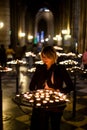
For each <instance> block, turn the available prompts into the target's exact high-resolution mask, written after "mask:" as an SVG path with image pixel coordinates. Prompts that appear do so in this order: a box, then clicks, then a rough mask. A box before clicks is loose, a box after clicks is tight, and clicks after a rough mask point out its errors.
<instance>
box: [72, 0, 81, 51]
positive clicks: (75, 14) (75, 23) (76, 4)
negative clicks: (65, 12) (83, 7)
mask: <svg viewBox="0 0 87 130" xmlns="http://www.w3.org/2000/svg"><path fill="white" fill-rule="evenodd" d="M79 19H80V1H79V0H73V7H72V38H73V46H74V49H75V50H74V51H75V52H76V46H78V36H79Z"/></svg>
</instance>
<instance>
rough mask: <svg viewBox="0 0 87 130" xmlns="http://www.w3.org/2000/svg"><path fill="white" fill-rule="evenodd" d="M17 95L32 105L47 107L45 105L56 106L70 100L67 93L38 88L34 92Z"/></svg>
mask: <svg viewBox="0 0 87 130" xmlns="http://www.w3.org/2000/svg"><path fill="white" fill-rule="evenodd" d="M16 96H17V97H21V98H22V100H24V101H25V102H26V101H27V102H28V103H30V104H31V106H36V107H45V106H48V107H50V106H52V107H53V106H55V105H62V104H63V103H66V102H68V101H69V99H68V98H67V95H65V94H64V93H61V92H60V91H52V90H43V89H40V90H36V91H34V92H26V93H24V94H21V95H20V94H18V95H16Z"/></svg>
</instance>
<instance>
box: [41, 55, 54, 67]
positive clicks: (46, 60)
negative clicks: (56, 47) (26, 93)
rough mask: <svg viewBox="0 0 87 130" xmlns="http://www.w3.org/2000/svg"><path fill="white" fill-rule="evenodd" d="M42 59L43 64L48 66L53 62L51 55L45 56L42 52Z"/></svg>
mask: <svg viewBox="0 0 87 130" xmlns="http://www.w3.org/2000/svg"><path fill="white" fill-rule="evenodd" d="M42 61H43V63H44V64H46V65H47V67H48V68H50V67H51V65H52V64H54V63H55V61H54V58H53V57H52V58H51V57H50V58H49V57H47V56H46V55H44V54H43V56H42Z"/></svg>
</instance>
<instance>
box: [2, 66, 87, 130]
mask: <svg viewBox="0 0 87 130" xmlns="http://www.w3.org/2000/svg"><path fill="white" fill-rule="evenodd" d="M30 76H31V74H29V73H27V69H26V67H21V68H20V79H19V91H20V92H24V91H28V86H29V82H30ZM2 94H3V95H2V100H3V130H19V129H20V130H29V127H30V118H31V111H32V108H29V107H24V106H21V107H20V106H18V105H17V104H16V103H15V102H14V101H13V99H14V96H15V95H16V77H15V72H11V73H7V74H5V75H3V76H2ZM75 105H76V107H75V108H74V109H75V110H74V111H75V113H73V94H72V95H71V99H70V102H69V103H67V107H66V108H65V110H64V114H63V117H62V119H61V130H65V129H67V130H87V79H80V78H77V82H76V104H75Z"/></svg>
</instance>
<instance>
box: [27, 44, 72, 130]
mask: <svg viewBox="0 0 87 130" xmlns="http://www.w3.org/2000/svg"><path fill="white" fill-rule="evenodd" d="M41 59H42V61H43V63H44V64H42V65H37V67H36V71H35V73H34V75H33V77H32V79H31V82H30V86H29V89H30V90H31V91H33V90H37V89H46V90H59V91H61V92H64V93H66V94H67V93H69V92H70V91H72V90H73V83H72V80H71V78H70V76H69V74H68V72H67V71H66V69H65V67H64V66H63V65H58V64H57V63H56V60H57V55H56V51H55V50H54V48H53V47H52V46H45V47H44V48H42V51H41ZM63 83H65V84H66V87H64V86H63ZM64 108H65V106H63V107H60V108H58V109H56V108H55V109H53V110H51V109H48V110H47V109H42V108H33V111H32V117H31V127H30V130H36V129H37V130H48V129H49V121H50V124H51V129H52V130H59V129H60V121H61V116H62V114H63V110H64Z"/></svg>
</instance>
